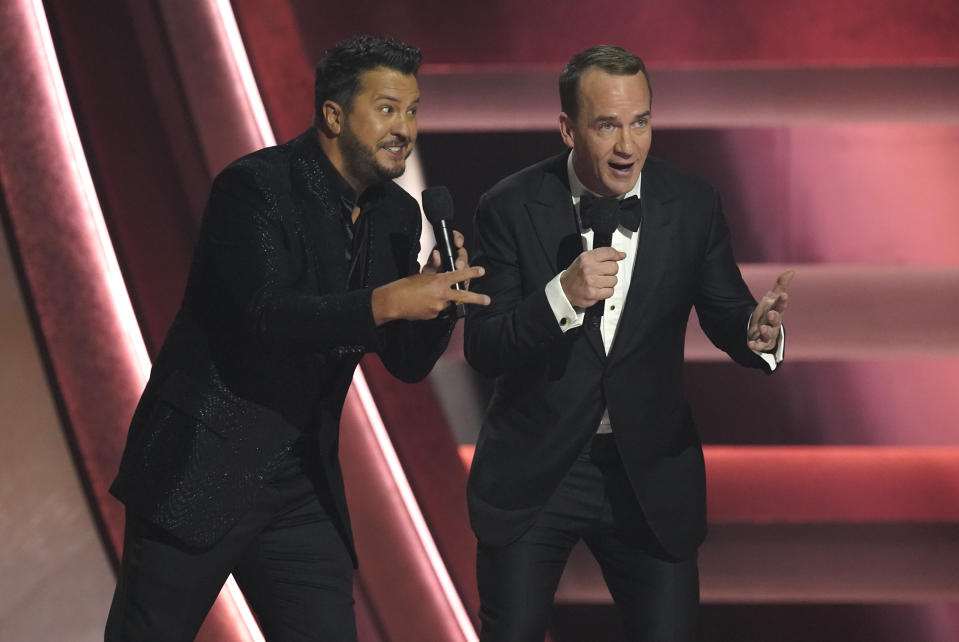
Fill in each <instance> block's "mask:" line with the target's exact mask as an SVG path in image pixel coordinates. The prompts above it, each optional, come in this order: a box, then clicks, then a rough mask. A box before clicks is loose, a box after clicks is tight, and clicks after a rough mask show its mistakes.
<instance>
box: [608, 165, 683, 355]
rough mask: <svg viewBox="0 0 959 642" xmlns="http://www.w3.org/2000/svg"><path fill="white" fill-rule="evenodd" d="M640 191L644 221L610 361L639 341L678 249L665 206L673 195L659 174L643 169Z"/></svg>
mask: <svg viewBox="0 0 959 642" xmlns="http://www.w3.org/2000/svg"><path fill="white" fill-rule="evenodd" d="M640 191H641V198H640V205H641V208H642V215H643V219H642V224H641V227H640V230H639V246H638V247H637V250H636V260H635V262H634V263H633V274H632V276H631V277H630V281H629V292H628V293H627V295H626V303H625V307H624V308H623V316H622V317H621V318H620V320H619V327H618V328H617V331H616V339H615V341H614V342H613V345H612V347H611V348H610V358H611V359H614V358H618V357H619V356H620V355H622V354H623V353H624V352H625V351H626V349H627V347H628V344H629V343H630V340H631V339H636V338H638V337H639V335H640V333H641V332H642V331H644V328H643V322H644V319H645V318H646V315H644V314H643V310H645V309H647V308H648V307H649V306H650V305H654V303H653V301H652V300H651V299H652V295H653V293H654V292H655V291H656V287H657V286H658V285H659V283H660V281H662V279H663V275H664V274H665V273H666V270H667V269H668V268H667V266H668V265H669V258H670V252H675V251H677V249H678V248H676V247H675V246H674V245H673V232H674V229H673V228H674V224H675V221H674V215H673V213H672V212H671V208H670V206H669V205H668V203H669V201H671V200H672V199H673V194H672V192H671V191H670V190H669V189H668V186H667V185H665V184H664V183H663V182H662V181H661V177H660V176H659V174H658V172H656V171H655V170H653V171H649V172H647V171H646V170H645V169H644V171H643V183H642V187H641V188H640ZM655 305H661V303H655Z"/></svg>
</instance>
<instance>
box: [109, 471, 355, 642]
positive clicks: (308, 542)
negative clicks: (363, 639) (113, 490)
mask: <svg viewBox="0 0 959 642" xmlns="http://www.w3.org/2000/svg"><path fill="white" fill-rule="evenodd" d="M323 489H324V487H323V486H322V485H319V484H315V483H313V481H312V480H311V479H310V476H309V475H307V474H306V473H305V472H304V466H303V463H302V459H301V457H300V456H298V455H297V454H296V453H290V456H289V458H288V461H287V462H284V466H283V467H282V468H281V470H280V472H279V473H278V474H277V475H276V476H275V477H274V479H273V480H272V481H271V482H270V484H268V485H267V486H266V487H264V489H263V490H262V491H261V493H260V494H259V496H258V497H257V501H256V504H255V506H254V507H253V508H252V509H251V510H249V511H248V512H247V513H246V514H245V515H244V516H243V517H242V518H240V520H239V522H238V523H237V524H236V525H235V526H233V528H231V529H230V531H229V532H228V533H227V534H226V535H225V536H224V537H223V539H221V540H220V541H219V542H217V543H216V544H214V545H213V546H212V547H211V548H209V549H204V550H199V551H198V550H190V549H188V548H185V547H183V545H181V544H180V543H179V542H177V541H176V540H174V539H172V538H171V537H170V536H168V535H166V534H165V533H164V532H162V531H160V530H159V529H157V528H156V527H154V526H152V525H151V524H149V523H147V522H145V521H143V520H141V519H137V518H136V516H134V515H127V523H126V530H125V534H124V550H123V559H122V562H121V565H120V573H119V578H118V581H117V588H116V592H115V593H114V597H113V604H112V606H111V608H110V615H109V617H108V619H107V626H106V634H105V640H106V642H121V641H122V642H189V641H190V640H193V639H194V637H196V634H197V631H198V629H199V628H200V625H201V624H202V623H203V620H204V618H205V617H206V614H207V612H208V611H209V610H210V607H211V606H212V605H213V602H214V600H215V599H216V597H217V595H218V594H219V592H220V588H221V587H222V586H223V583H224V581H225V580H226V579H227V576H228V575H229V574H230V573H233V575H234V577H235V578H236V581H237V584H239V586H240V589H241V590H242V591H243V595H244V597H245V598H246V601H247V603H248V604H249V605H250V609H251V610H252V611H253V614H254V616H256V619H257V621H258V623H259V625H260V628H261V630H262V631H263V634H264V636H265V637H266V639H267V640H269V641H270V642H305V641H307V640H323V641H324V642H355V640H356V624H355V617H354V614H353V560H352V558H351V556H350V553H349V550H348V549H347V547H346V545H345V544H344V542H343V538H342V536H341V534H340V532H339V529H338V528H337V527H336V523H335V522H334V520H333V519H332V518H331V517H330V516H331V515H334V514H335V512H334V510H333V508H332V503H331V501H330V499H329V496H328V493H326V492H324V490H323Z"/></svg>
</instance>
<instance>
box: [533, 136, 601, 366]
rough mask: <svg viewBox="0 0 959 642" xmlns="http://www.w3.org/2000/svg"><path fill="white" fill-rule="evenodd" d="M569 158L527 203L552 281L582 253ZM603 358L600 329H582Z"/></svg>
mask: <svg viewBox="0 0 959 642" xmlns="http://www.w3.org/2000/svg"><path fill="white" fill-rule="evenodd" d="M566 156H567V154H563V155H561V156H557V157H556V159H555V161H556V162H554V163H552V164H551V165H550V166H549V167H548V168H547V169H546V171H545V172H544V174H543V182H542V183H541V184H540V188H539V191H538V192H537V194H536V198H535V199H534V200H532V201H530V202H529V203H527V204H526V209H527V211H528V212H529V217H530V220H531V221H532V223H533V229H534V230H535V231H536V236H537V238H538V239H539V242H540V244H541V245H542V248H543V251H544V252H545V253H546V256H547V258H548V259H549V261H550V267H551V268H552V272H551V274H550V275H549V278H552V277H553V276H555V275H557V274H559V273H560V272H562V271H563V270H565V269H566V268H568V267H569V266H570V264H571V263H572V262H573V261H574V260H575V259H576V257H577V256H579V255H580V254H581V253H582V252H583V237H582V236H581V235H580V232H579V223H578V222H577V221H576V210H575V209H574V208H573V199H572V196H571V195H570V191H569V177H568V176H567V173H566ZM578 331H581V332H583V333H584V334H585V335H586V339H587V341H588V342H589V344H590V345H591V346H592V347H593V349H594V350H595V351H596V354H597V355H599V357H600V358H602V359H604V360H605V359H606V348H605V347H604V346H603V338H602V336H601V335H600V333H599V331H598V330H590V329H588V328H586V327H583V328H581V329H580V330H570V332H578Z"/></svg>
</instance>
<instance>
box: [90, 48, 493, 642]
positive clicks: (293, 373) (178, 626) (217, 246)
mask: <svg viewBox="0 0 959 642" xmlns="http://www.w3.org/2000/svg"><path fill="white" fill-rule="evenodd" d="M419 63H420V53H419V51H418V50H416V49H413V48H411V47H409V46H407V45H405V44H403V43H401V42H399V41H396V40H392V39H382V38H371V37H365V36H364V37H358V38H354V39H351V40H348V41H345V42H343V43H340V44H338V45H337V46H335V47H334V48H333V49H331V50H330V51H328V52H327V53H326V55H325V56H324V58H323V60H321V61H320V63H319V64H318V65H317V70H316V96H315V117H314V124H313V126H312V127H311V128H310V129H308V130H307V131H306V132H305V133H303V134H302V135H300V136H299V137H297V138H296V139H294V140H292V141H290V142H288V143H286V144H283V145H280V146H277V147H271V148H267V149H263V150H260V151H258V152H255V153H253V154H250V155H249V156H246V157H244V158H241V159H239V160H237V161H236V162H234V163H232V164H231V165H230V166H229V167H227V168H226V169H225V170H224V171H223V172H222V173H221V174H220V175H219V176H218V177H217V178H216V180H215V181H214V184H213V189H212V192H211V195H210V199H209V202H208V204H207V208H206V213H205V215H204V220H203V224H202V227H201V231H200V237H199V241H198V245H197V248H196V252H195V255H194V261H193V265H192V268H191V272H190V277H189V281H188V284H187V289H186V295H185V297H184V300H183V304H182V307H181V309H180V311H179V313H178V315H177V317H176V320H175V321H174V323H173V326H172V328H171V329H170V331H169V334H168V335H167V338H166V340H165V342H164V344H163V347H162V349H161V350H160V354H159V356H158V357H157V359H156V362H155V364H154V367H153V371H152V373H151V376H150V381H149V383H148V384H147V387H146V390H145V391H144V393H143V396H142V398H141V400H140V403H139V405H138V407H137V410H136V413H135V415H134V418H133V422H132V424H131V427H130V433H129V436H128V439H127V446H126V449H125V452H124V455H123V460H122V463H121V466H120V471H119V474H118V476H117V478H116V481H115V482H114V484H113V486H112V488H111V490H112V492H113V493H114V494H115V495H116V496H117V497H118V498H120V499H121V500H122V501H123V502H124V503H125V504H126V509H127V523H126V532H125V541H124V555H123V561H122V566H121V569H120V577H119V581H118V583H117V589H116V593H115V595H114V600H113V605H112V608H111V611H110V616H109V620H108V622H107V631H106V639H107V640H110V641H114V640H130V641H136V642H145V641H148V640H158V641H159V640H163V641H171V640H192V639H193V637H194V636H195V634H196V631H197V629H198V628H199V626H200V624H201V623H202V621H203V618H204V616H205V614H206V613H207V611H208V610H209V608H210V606H211V605H212V604H213V601H214V600H215V598H216V596H217V594H218V592H219V590H220V588H221V587H222V585H223V582H224V580H225V579H226V578H227V576H228V575H229V574H230V573H231V572H232V573H234V574H235V576H236V579H237V582H238V583H239V585H240V587H241V589H242V590H243V592H244V594H245V596H246V598H247V601H248V602H249V603H250V606H251V608H252V610H253V612H254V614H255V615H256V617H257V619H258V621H259V623H260V626H261V628H262V629H263V631H264V634H265V636H266V638H267V639H269V640H271V641H275V640H281V641H293V640H324V641H347V640H355V639H356V627H355V623H354V616H353V598H352V581H353V569H354V567H355V561H356V555H355V551H354V549H353V540H352V535H351V531H350V521H349V514H348V512H347V506H346V497H345V493H344V489H343V479H342V475H341V472H340V466H339V462H338V459H337V444H338V432H339V417H340V412H341V410H342V407H343V401H344V398H345V396H346V392H347V389H348V388H349V385H350V382H351V380H352V376H353V371H354V369H355V368H356V365H357V363H358V362H359V360H360V358H361V357H362V356H363V355H364V354H365V353H368V352H376V353H377V354H379V356H380V358H381V359H382V360H383V362H384V364H385V365H386V367H387V368H388V369H389V370H390V372H392V373H393V374H394V375H395V376H397V377H399V378H400V379H402V380H404V381H416V380H419V379H421V378H423V377H424V376H425V375H426V374H427V373H428V372H429V371H430V369H431V368H432V367H433V364H434V362H435V361H436V359H437V358H438V357H439V355H440V354H441V353H442V352H443V350H444V348H445V347H446V344H447V341H448V338H449V335H450V333H451V331H452V328H453V324H454V323H455V317H451V316H450V315H441V313H442V312H443V311H444V310H445V309H446V308H447V306H448V305H449V304H450V302H451V301H452V300H454V299H455V300H457V301H462V302H464V303H476V304H486V303H488V298H487V297H486V296H483V295H478V294H473V293H471V292H468V291H461V292H457V291H454V290H452V289H451V286H452V285H453V284H454V283H457V282H462V281H465V280H467V279H469V278H471V277H472V278H476V277H478V276H480V275H481V274H482V273H483V270H482V269H480V268H468V266H467V257H466V253H465V251H463V250H462V245H463V239H462V236H461V235H458V234H457V235H456V239H455V244H456V245H457V247H459V248H460V250H459V256H458V258H457V267H458V268H459V269H457V270H456V271H454V272H450V273H443V274H439V273H437V268H438V267H439V265H440V261H439V254H438V253H437V252H434V254H433V256H432V261H431V262H430V263H429V264H428V265H427V266H425V267H424V268H423V270H422V271H420V270H419V266H418V265H417V254H418V252H419V238H420V227H421V225H420V220H421V219H420V211H419V207H418V205H417V203H416V201H415V200H414V199H413V198H412V197H410V196H409V195H408V194H406V193H405V192H404V191H403V190H402V189H400V188H399V187H398V186H397V185H395V184H394V183H393V182H392V180H390V179H393V178H396V177H397V176H399V175H400V174H402V173H403V170H404V168H405V161H406V158H407V156H408V155H409V154H410V152H411V151H412V148H413V142H414V140H415V139H416V109H417V106H418V104H419V91H418V89H417V82H416V78H415V74H416V72H417V69H418V67H419Z"/></svg>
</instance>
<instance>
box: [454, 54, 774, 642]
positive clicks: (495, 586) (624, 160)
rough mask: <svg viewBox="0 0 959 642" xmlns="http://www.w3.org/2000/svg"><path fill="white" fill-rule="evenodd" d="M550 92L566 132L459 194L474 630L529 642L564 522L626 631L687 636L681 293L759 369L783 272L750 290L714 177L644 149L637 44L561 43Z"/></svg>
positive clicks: (540, 622)
mask: <svg viewBox="0 0 959 642" xmlns="http://www.w3.org/2000/svg"><path fill="white" fill-rule="evenodd" d="M560 99H561V103H562V109H563V113H562V114H560V132H561V134H562V137H563V140H564V142H565V143H566V145H567V146H568V147H570V148H571V150H572V151H571V152H567V153H565V154H562V155H560V156H556V157H554V158H549V159H547V160H545V161H543V162H540V163H538V164H536V165H533V166H532V167H529V168H527V169H524V170H522V171H520V172H518V173H517V174H514V175H512V176H510V177H508V178H506V179H504V180H503V181H501V182H500V183H498V184H497V185H496V186H495V187H493V189H491V190H490V191H489V192H488V193H486V194H484V195H483V197H482V198H481V199H480V203H479V206H478V209H477V212H476V222H475V229H474V231H475V234H476V236H475V240H476V246H475V249H474V260H475V262H476V264H477V265H480V266H483V267H485V268H486V277H485V278H484V279H483V281H482V283H480V284H479V285H478V286H477V288H476V291H482V292H484V293H486V294H489V295H490V296H491V298H492V304H491V305H490V306H489V307H486V308H478V309H474V310H472V311H471V313H470V314H469V316H468V317H467V322H466V336H465V350H466V357H467V359H468V360H469V363H470V364H471V365H472V366H473V367H475V368H476V369H477V370H479V371H480V372H482V373H484V374H486V375H488V376H491V377H495V378H496V385H495V390H494V393H493V396H492V399H491V401H490V405H489V408H488V411H487V415H486V418H485V420H484V422H483V426H482V430H481V432H480V435H479V439H478V442H477V444H476V453H475V458H474V460H473V466H472V470H471V472H470V479H469V488H468V500H469V508H470V518H471V521H472V525H473V530H474V531H475V533H476V536H477V539H478V542H479V545H478V558H477V572H478V579H479V590H480V599H481V610H480V618H481V620H482V623H483V630H482V633H481V639H482V640H484V641H494V640H495V641H497V642H504V641H507V640H508V641H520V640H522V641H533V640H536V641H541V640H542V639H543V637H544V634H545V632H546V629H547V624H548V618H549V611H550V607H551V604H552V599H553V595H554V593H555V590H556V586H557V584H558V582H559V578H560V575H561V573H562V570H563V567H564V566H565V564H566V561H567V558H568V557H569V553H570V550H571V548H572V546H573V545H574V544H575V543H576V542H577V541H578V540H580V539H582V540H584V542H585V543H586V544H587V546H588V547H589V548H590V549H591V551H592V553H593V554H594V556H595V557H596V558H597V561H598V562H599V564H600V566H601V568H602V572H603V576H604V578H605V579H606V583H607V585H608V587H609V589H610V592H611V594H612V596H613V599H614V601H615V603H616V605H617V608H618V610H619V613H620V615H621V617H622V620H623V623H624V627H625V630H626V634H627V639H629V640H635V641H639V640H643V641H649V642H673V641H677V642H678V641H683V642H686V641H691V640H694V639H695V631H696V619H697V610H698V601H699V579H698V571H697V564H696V551H697V547H698V546H699V544H700V543H701V542H702V540H703V537H704V535H705V532H706V519H705V514H706V506H705V470H704V465H703V453H702V448H701V445H700V440H699V436H698V434H697V430H696V426H695V424H694V422H693V418H692V415H691V413H690V409H689V406H688V404H687V402H686V397H685V392H684V389H683V348H684V341H685V336H686V323H687V320H688V317H689V313H690V308H691V307H692V306H695V307H696V311H697V314H698V316H699V320H700V323H701V324H702V327H703V329H704V330H705V332H706V334H707V335H708V336H709V338H710V339H711V340H712V342H713V343H714V344H715V345H716V346H717V347H719V348H720V349H722V350H724V351H726V352H727V353H728V354H729V355H730V356H731V357H732V358H733V359H734V360H735V361H737V362H738V363H740V364H742V365H744V366H747V367H753V368H762V369H765V370H767V371H772V370H774V369H775V367H776V365H777V364H778V363H779V361H781V359H782V337H781V317H782V313H783V311H784V309H785V306H786V286H787V284H788V281H789V279H790V278H791V273H786V274H784V275H782V276H781V277H780V278H779V280H778V281H777V283H776V285H775V286H774V287H773V289H772V290H770V291H769V292H768V293H767V294H766V295H765V296H764V297H763V299H762V301H761V302H760V303H759V304H758V305H757V303H756V301H755V300H754V299H753V297H752V296H751V295H750V293H749V290H748V289H747V287H746V284H745V283H744V282H743V280H742V277H741V275H740V272H739V269H738V267H737V266H736V263H735V262H734V260H733V254H732V251H731V249H730V244H729V233H728V229H727V227H726V223H725V221H724V220H723V214H722V210H721V207H720V201H719V197H718V195H717V193H716V191H715V189H713V188H712V187H711V186H709V185H707V184H706V183H703V182H701V181H700V180H698V179H696V178H693V177H691V176H689V175H687V174H684V173H682V172H679V171H677V170H675V169H673V168H671V167H669V166H667V165H666V164H665V163H663V162H662V161H660V160H657V159H655V158H647V153H648V151H649V146H650V140H651V129H650V106H651V100H650V88H649V82H648V77H647V74H646V70H645V67H644V65H643V63H642V61H641V60H640V59H639V58H638V57H636V56H635V55H633V54H631V53H629V52H628V51H625V50H624V49H621V48H619V47H612V46H601V47H595V48H592V49H588V50H586V51H583V52H581V53H579V54H577V55H576V56H574V57H573V59H572V60H571V61H570V62H569V64H568V65H567V66H566V68H565V69H564V70H563V73H562V75H561V77H560ZM603 197H605V200H604V198H603ZM631 197H639V198H638V202H637V200H636V199H634V198H631ZM612 199H622V200H621V201H620V202H618V203H617V202H615V200H612ZM587 201H591V203H590V204H589V206H588V207H587ZM611 208H612V209H611ZM602 212H605V213H607V214H609V213H610V212H612V216H614V217H618V218H616V219H614V220H613V223H612V227H611V228H610V230H612V229H613V228H615V230H614V231H612V235H611V238H607V239H606V243H607V244H611V247H593V241H594V240H595V238H596V234H597V232H596V231H595V230H594V229H593V228H595V229H597V230H598V229H600V227H598V226H597V223H596V218H598V217H599V216H598V215H599V214H600V213H602ZM599 218H601V217H599ZM596 304H598V306H599V308H598V309H602V313H601V315H600V314H597V311H598V309H597V308H594V307H593V306H594V305H596Z"/></svg>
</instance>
